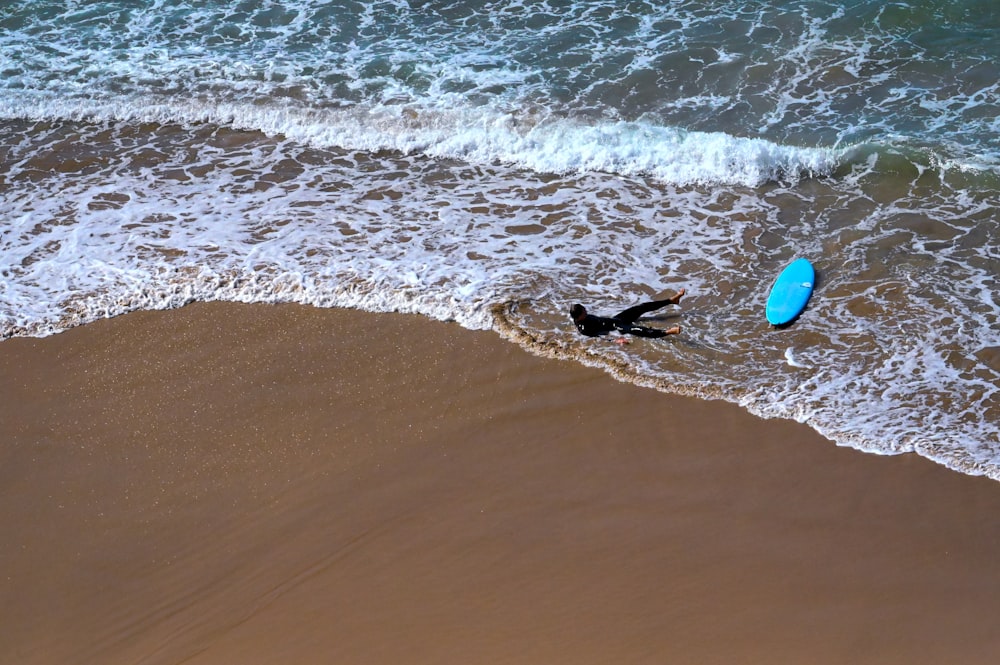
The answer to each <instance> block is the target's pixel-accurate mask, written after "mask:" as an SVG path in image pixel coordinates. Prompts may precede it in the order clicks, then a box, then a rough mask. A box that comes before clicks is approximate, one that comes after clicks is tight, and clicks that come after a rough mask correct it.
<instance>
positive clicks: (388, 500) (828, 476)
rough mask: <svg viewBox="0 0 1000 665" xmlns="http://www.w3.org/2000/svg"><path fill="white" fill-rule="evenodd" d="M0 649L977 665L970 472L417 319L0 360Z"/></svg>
mask: <svg viewBox="0 0 1000 665" xmlns="http://www.w3.org/2000/svg"><path fill="white" fill-rule="evenodd" d="M0 368H2V371H3V372H4V375H5V376H6V377H9V378H8V380H7V381H5V383H4V387H3V389H2V391H0V404H2V406H0V435H2V439H3V440H5V441H7V443H6V444H3V445H2V446H0V451H2V453H0V454H2V457H0V492H2V497H0V527H2V528H3V529H4V532H5V533H6V534H8V538H7V539H8V543H9V545H10V546H9V547H8V548H5V551H4V552H3V553H0V565H2V569H3V570H6V571H8V572H7V576H6V579H7V581H6V585H5V591H4V593H3V600H4V601H5V602H4V603H3V607H4V609H3V610H0V612H2V613H3V616H2V625H3V626H4V627H3V628H0V656H2V657H4V660H11V661H12V662H13V661H17V662H20V663H45V664H47V663H62V662H67V661H71V662H81V663H91V662H93V663H117V662H123V663H124V662H135V661H138V660H145V661H146V662H155V663H160V662H162V663H175V662H182V661H183V662H191V663H219V662H242V663H273V662H279V661H281V662H288V660H289V658H290V659H292V660H293V661H296V662H329V661H331V660H334V661H336V662H339V663H345V662H346V663H353V662H357V663H369V664H370V663H381V662H385V663H389V662H393V663H396V662H407V663H423V662H426V663H466V662H469V661H473V662H527V663H536V662H537V663H553V662H555V663H574V664H575V663H606V662H614V661H631V662H678V663H705V662H720V663H722V662H744V663H773V662H775V660H778V661H779V662H811V663H820V664H822V663H831V664H832V663H843V662H845V661H855V662H857V661H861V662H878V663H890V664H891V663H901V664H902V663H908V664H912V663H937V662H941V661H942V660H956V661H958V662H963V663H972V664H975V663H991V662H994V661H995V659H996V657H997V656H998V655H1000V636H996V635H995V630H994V626H993V622H992V620H991V617H992V616H995V614H996V612H997V610H1000V593H998V592H1000V582H998V581H997V580H996V576H995V574H994V562H995V560H996V556H997V555H998V554H1000V525H998V524H997V523H996V520H995V518H994V515H996V514H998V511H1000V490H998V488H997V487H996V484H995V481H991V480H989V479H986V478H982V477H974V476H967V475H962V474H960V473H958V472H955V471H950V470H948V469H946V468H945V467H943V466H940V465H938V464H936V463H934V462H931V461H929V460H926V459H923V458H921V457H919V456H917V455H915V454H905V455H900V456H893V457H884V456H876V455H871V454H866V453H862V452H858V451H856V450H853V449H849V448H840V447H837V446H835V445H834V444H833V443H832V442H830V441H828V440H827V439H825V438H823V437H822V436H820V435H819V434H817V433H816V432H815V431H813V430H812V429H810V428H809V427H808V426H806V425H802V424H798V423H794V422H790V421H775V420H763V419H760V418H758V417H756V416H753V415H751V414H749V413H747V412H745V411H744V410H743V409H741V408H740V407H739V406H737V405H734V404H730V403H727V402H722V401H706V400H702V399H698V398H694V397H686V396H681V395H671V394H666V393H662V392H658V391H656V390H653V389H649V388H641V387H638V386H634V385H630V384H627V383H622V382H619V381H616V380H615V379H614V378H613V377H611V376H608V375H607V374H605V372H604V371H603V370H600V369H596V368H586V367H581V366H578V365H575V364H572V363H567V362H565V361H559V360H553V359H549V358H542V357H539V356H535V355H532V354H530V353H528V352H527V351H524V350H522V349H521V348H520V347H518V346H516V345H515V344H512V343H511V342H508V341H505V340H502V339H500V338H498V337H497V336H496V334H495V333H492V332H485V331H469V330H465V329H463V328H461V327H459V326H457V325H455V324H448V323H442V322H437V321H431V320H428V319H425V318H422V317H418V316H416V315H402V314H370V313H365V312H359V311H353V310H320V309H315V308H311V307H308V306H301V305H243V304H238V303H195V304H192V305H189V306H186V307H183V308H181V309H177V310H168V311H159V312H136V313H133V314H128V315H124V316H121V317H117V318H114V319H108V320H103V321H98V322H95V323H90V324H87V325H85V326H82V327H79V328H74V329H71V330H69V331H67V332H64V333H60V334H58V335H54V336H51V337H46V338H13V339H8V340H5V341H2V342H0Z"/></svg>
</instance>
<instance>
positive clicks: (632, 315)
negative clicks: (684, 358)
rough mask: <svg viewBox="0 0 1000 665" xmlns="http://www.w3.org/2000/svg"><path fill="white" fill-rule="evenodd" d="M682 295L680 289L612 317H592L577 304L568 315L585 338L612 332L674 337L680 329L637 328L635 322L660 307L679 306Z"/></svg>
mask: <svg viewBox="0 0 1000 665" xmlns="http://www.w3.org/2000/svg"><path fill="white" fill-rule="evenodd" d="M683 295H684V289H681V290H680V291H678V292H677V293H676V294H674V295H673V296H672V297H670V298H667V299H666V300H652V301H650V302H645V303H642V304H640V305H636V306H634V307H629V308H628V309H626V310H623V311H621V312H618V313H617V314H615V315H614V316H594V315H593V314H588V313H587V308H585V307H584V306H583V305H581V304H579V303H577V304H576V305H573V306H572V307H570V308H569V315H570V317H571V318H572V319H573V323H574V324H576V329H577V330H579V331H580V332H581V333H583V334H584V335H586V336H587V337H597V336H598V335H605V334H607V333H609V332H611V331H612V330H617V331H618V332H619V333H621V334H622V335H635V336H636V337H666V336H667V335H676V334H677V333H679V332H680V331H681V327H680V326H674V327H672V328H667V329H666V330H663V329H661V328H648V327H646V326H638V325H636V324H635V321H636V319H638V318H639V317H640V316H642V315H643V314H648V313H649V312H652V311H655V310H657V309H660V308H661V307H666V306H667V305H677V304H679V303H680V301H681V297H682V296H683ZM617 342H618V343H619V344H627V343H628V341H627V340H626V339H619V340H617Z"/></svg>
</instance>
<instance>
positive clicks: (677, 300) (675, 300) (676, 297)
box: [667, 289, 687, 305]
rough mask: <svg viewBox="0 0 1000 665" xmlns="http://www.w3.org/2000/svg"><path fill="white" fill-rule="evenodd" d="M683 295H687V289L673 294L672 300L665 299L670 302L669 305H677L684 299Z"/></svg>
mask: <svg viewBox="0 0 1000 665" xmlns="http://www.w3.org/2000/svg"><path fill="white" fill-rule="evenodd" d="M685 293H687V289H681V290H680V291H678V292H677V293H676V294H674V297H673V298H667V300H668V301H669V302H670V304H671V305H679V304H680V302H681V298H682V297H684V294H685Z"/></svg>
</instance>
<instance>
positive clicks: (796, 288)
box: [765, 259, 816, 326]
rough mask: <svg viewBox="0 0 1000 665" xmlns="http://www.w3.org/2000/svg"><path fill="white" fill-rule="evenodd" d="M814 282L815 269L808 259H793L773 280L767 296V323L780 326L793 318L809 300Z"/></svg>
mask: <svg viewBox="0 0 1000 665" xmlns="http://www.w3.org/2000/svg"><path fill="white" fill-rule="evenodd" d="M815 282H816V270H815V269H813V266H812V264H811V263H809V259H795V260H794V261H792V262H791V263H790V264H788V266H787V267H786V268H785V269H784V270H782V271H781V274H780V275H778V279H776V280H774V285H773V286H772V287H771V293H770V294H769V295H768V296H767V307H766V310H765V313H766V314H767V320H768V323H770V324H772V325H775V326H781V325H784V324H786V323H791V322H792V321H794V320H795V317H797V316H798V315H799V314H801V313H802V310H804V309H805V308H806V303H807V302H809V296H810V295H812V292H813V286H814V284H815Z"/></svg>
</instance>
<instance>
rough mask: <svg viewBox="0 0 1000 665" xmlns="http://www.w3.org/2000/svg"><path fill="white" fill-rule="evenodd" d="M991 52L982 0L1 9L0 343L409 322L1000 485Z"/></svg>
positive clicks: (21, 4) (994, 42) (996, 165)
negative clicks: (646, 307)
mask: <svg viewBox="0 0 1000 665" xmlns="http://www.w3.org/2000/svg"><path fill="white" fill-rule="evenodd" d="M998 63H1000V8H998V7H997V5H996V4H995V3H994V2H992V1H989V2H987V1H983V0H964V1H953V0H949V1H944V0H941V1H937V0H901V1H898V2H891V3H886V2H882V1H881V0H879V1H875V0H869V1H851V2H843V1H842V2H833V1H820V0H801V1H798V2H787V1H786V2H781V1H778V0H770V1H766V2H743V1H730V2H704V1H694V0H677V1H674V2H669V3H653V2H635V1H633V2H625V1H621V0H619V1H611V0H598V1H591V0H567V1H557V0H549V1H545V2H534V1H530V0H511V1H496V2H483V1H473V0H459V1H457V2H455V1H452V2H406V1H403V0H396V1H359V2H345V1H338V2H320V1H318V0H316V1H309V0H282V2H271V1H268V0H213V1H211V2H194V1H193V0H172V1H171V2H163V1H162V0H146V1H142V0H130V1H125V0H117V1H105V2H72V1H65V2H54V1H50V0H14V1H11V2H5V3H3V4H2V6H0V277H2V279H0V335H2V336H3V337H10V336H15V335H47V334H52V333H56V332H59V331H61V330H64V329H66V328H68V327H71V326H74V325H79V324H83V323H86V322H88V321H92V320H95V319H97V318H100V317H107V316H114V315H118V314H122V313H125V312H128V311H132V310H136V309H142V308H169V307H177V306H181V305H184V304H185V303H189V302H191V301H195V300H212V299H226V300H239V301H247V302H277V301H283V302H284V301H293V302H301V303H311V304H314V305H316V306H320V307H353V308H361V309H366V310H373V311H402V312H414V313H419V314H422V315H425V316H429V317H433V318H437V319H442V320H452V321H456V322H458V323H459V324H460V325H463V326H466V327H469V328H476V329H493V330H495V331H496V332H497V334H500V335H503V336H504V337H506V338H507V339H509V340H511V341H512V342H514V343H518V344H522V345H524V346H525V347H527V348H529V349H531V350H533V351H535V352H537V353H543V354H549V355H553V356H556V357H560V358H564V359H566V360H567V361H568V362H582V363H586V364H590V365H596V366H600V367H604V368H606V369H607V370H608V371H609V372H612V373H613V374H615V375H616V376H618V377H619V378H621V379H623V380H628V381H633V382H636V383H640V384H643V385H650V386H655V387H657V388H660V389H663V390H668V391H676V392H683V393H689V394H694V395H698V396H702V397H705V398H722V399H726V400H729V401H733V402H736V403H739V404H741V405H743V406H744V407H745V408H747V409H748V410H750V411H752V412H754V413H757V414H759V415H763V416H767V417H780V418H790V419H796V420H799V421H802V422H805V423H808V424H809V425H810V426H812V427H813V428H815V429H816V430H818V431H819V432H821V433H822V434H824V435H825V436H827V437H829V438H830V439H832V440H833V441H835V442H836V443H837V444H840V445H845V446H852V447H855V448H858V449H860V450H865V451H870V452H875V453H885V454H895V453H904V452H915V453H918V454H920V455H924V456H926V457H928V458H930V459H933V460H935V461H937V462H940V463H941V464H945V465H947V466H949V467H951V468H953V469H956V470H959V471H961V472H964V473H968V474H974V475H980V474H985V475H988V476H989V477H991V478H994V479H1000V395H998V383H1000V296H998V287H1000V285H998V278H997V275H998V272H1000V230H998V221H1000V67H998ZM799 256H806V257H808V258H810V259H811V260H812V261H813V263H814V265H815V266H816V268H817V271H818V274H819V278H818V284H817V289H816V292H815V293H814V295H813V298H812V300H811V302H810V305H809V308H808V309H807V310H806V312H805V313H804V314H803V315H802V317H801V318H800V319H799V320H798V321H797V322H796V323H795V324H794V325H792V326H791V327H788V328H785V329H781V330H776V329H773V328H772V327H770V326H769V325H768V324H767V323H766V320H765V319H764V301H765V298H766V296H767V292H768V289H769V287H770V284H771V282H772V281H773V279H774V277H775V276H776V275H777V274H778V272H780V270H781V269H782V268H783V267H784V266H785V265H786V264H788V263H789V262H790V261H791V260H793V259H794V258H796V257H799ZM681 287H683V288H686V289H687V293H688V295H687V296H686V298H685V300H684V302H683V304H682V306H681V307H680V308H678V309H674V310H666V311H665V313H664V315H663V316H662V317H660V318H661V320H660V321H653V322H652V325H664V326H665V325H671V324H672V323H674V322H678V323H680V324H681V325H682V326H683V332H682V334H681V335H679V336H675V337H671V338H667V339H665V340H637V341H636V342H635V343H633V344H630V345H628V346H624V347H620V346H618V345H616V344H613V343H611V341H609V340H607V339H589V338H583V337H580V336H579V335H578V334H577V333H576V331H575V329H574V328H573V326H572V325H571V323H570V321H569V319H568V316H567V313H566V312H567V309H568V307H569V306H570V305H571V304H573V303H575V302H581V303H584V304H586V305H587V306H588V307H589V308H590V309H591V310H592V311H595V312H597V313H605V314H611V313H613V312H615V311H618V310H620V309H623V308H624V307H626V306H629V305H632V304H634V303H636V302H637V301H639V300H641V299H645V298H648V297H652V296H657V295H661V294H670V293H672V292H673V291H674V290H675V289H678V288H681ZM358 334H359V335H362V336H363V335H377V334H378V333H377V331H359V333H358ZM331 343H336V341H335V340H333V341H331ZM470 362H474V359H470ZM748 454H752V451H748Z"/></svg>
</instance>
